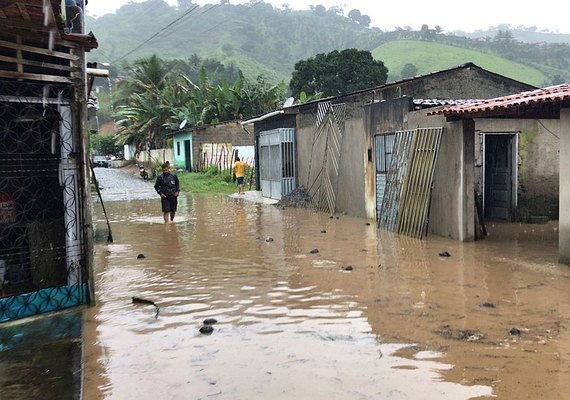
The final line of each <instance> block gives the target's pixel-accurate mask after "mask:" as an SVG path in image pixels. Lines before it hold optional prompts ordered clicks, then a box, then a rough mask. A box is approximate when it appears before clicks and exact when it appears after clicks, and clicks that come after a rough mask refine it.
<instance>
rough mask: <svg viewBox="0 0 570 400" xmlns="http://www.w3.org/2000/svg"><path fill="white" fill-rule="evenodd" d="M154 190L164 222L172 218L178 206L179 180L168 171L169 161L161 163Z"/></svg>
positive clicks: (166, 222)
mask: <svg viewBox="0 0 570 400" xmlns="http://www.w3.org/2000/svg"><path fill="white" fill-rule="evenodd" d="M154 190H156V193H158V194H159V195H160V203H161V205H162V213H163V214H164V223H165V224H168V223H169V222H170V221H173V220H174V216H175V215H176V209H177V207H178V195H179V194H180V182H179V181H178V177H177V176H176V175H174V174H171V173H170V163H169V162H165V163H164V164H162V174H160V175H158V176H157V177H156V183H155V184H154Z"/></svg>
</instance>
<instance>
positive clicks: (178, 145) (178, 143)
mask: <svg viewBox="0 0 570 400" xmlns="http://www.w3.org/2000/svg"><path fill="white" fill-rule="evenodd" d="M186 140H189V141H190V152H189V154H188V158H189V160H188V161H189V162H188V165H192V162H193V161H194V160H192V132H187V133H180V134H177V135H174V136H173V141H172V143H173V146H174V149H173V150H174V166H175V167H176V168H183V169H186V155H185V154H184V141H186Z"/></svg>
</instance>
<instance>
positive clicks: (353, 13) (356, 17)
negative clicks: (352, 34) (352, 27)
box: [348, 8, 362, 22]
mask: <svg viewBox="0 0 570 400" xmlns="http://www.w3.org/2000/svg"><path fill="white" fill-rule="evenodd" d="M360 17H362V14H361V13H360V10H358V9H356V8H355V9H354V10H350V12H349V13H348V18H350V19H351V20H353V21H354V22H359V21H360Z"/></svg>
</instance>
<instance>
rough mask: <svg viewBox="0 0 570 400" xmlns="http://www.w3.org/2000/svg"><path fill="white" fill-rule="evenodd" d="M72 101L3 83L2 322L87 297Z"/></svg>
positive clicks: (59, 90)
mask: <svg viewBox="0 0 570 400" xmlns="http://www.w3.org/2000/svg"><path fill="white" fill-rule="evenodd" d="M71 99H72V92H71V89H70V88H69V86H62V85H59V86H58V85H42V84H31V83H20V82H11V81H0V322H3V321H8V320H12V319H17V318H22V317H27V316H31V315H35V314H40V313H43V312H48V311H54V310H59V309H63V308H67V307H71V306H75V305H79V304H84V303H86V302H87V273H86V271H85V265H86V263H85V249H84V241H83V234H82V228H81V210H80V201H79V199H80V190H81V189H80V188H81V186H82V184H81V182H80V173H79V168H78V161H77V159H78V154H80V153H79V150H78V149H79V147H78V143H77V142H78V140H77V137H79V135H77V132H75V131H74V124H73V118H72V108H71Z"/></svg>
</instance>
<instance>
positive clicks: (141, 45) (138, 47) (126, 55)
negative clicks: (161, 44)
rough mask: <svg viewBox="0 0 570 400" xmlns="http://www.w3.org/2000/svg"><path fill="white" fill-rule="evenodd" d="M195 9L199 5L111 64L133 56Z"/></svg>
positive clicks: (197, 6)
mask: <svg viewBox="0 0 570 400" xmlns="http://www.w3.org/2000/svg"><path fill="white" fill-rule="evenodd" d="M197 8H200V6H199V5H195V6H194V7H192V8H190V9H189V10H187V11H185V12H184V13H183V14H182V15H181V16H180V17H178V18H175V19H174V20H173V21H172V22H170V23H169V24H167V25H166V26H165V27H163V28H162V29H160V30H159V31H158V32H156V33H155V34H153V35H152V36H151V37H149V38H148V39H146V40H144V41H143V42H142V43H140V44H139V45H138V46H136V47H135V48H134V49H132V50H131V51H129V52H127V53H126V54H124V55H123V56H122V57H119V58H117V59H116V60H113V62H112V63H113V64H116V63H117V62H118V61H121V60H123V59H125V58H126V57H128V56H129V55H131V54H133V53H134V52H135V51H137V50H138V49H140V48H141V47H143V46H144V45H145V44H147V43H148V42H150V41H151V40H152V39H154V38H155V37H157V36H158V35H160V34H161V33H162V32H164V31H165V30H166V29H168V28H170V27H171V26H172V25H174V24H176V23H177V22H179V21H181V20H182V19H184V18H186V17H187V16H189V15H190V14H191V13H192V11H194V10H196V9H197Z"/></svg>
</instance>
